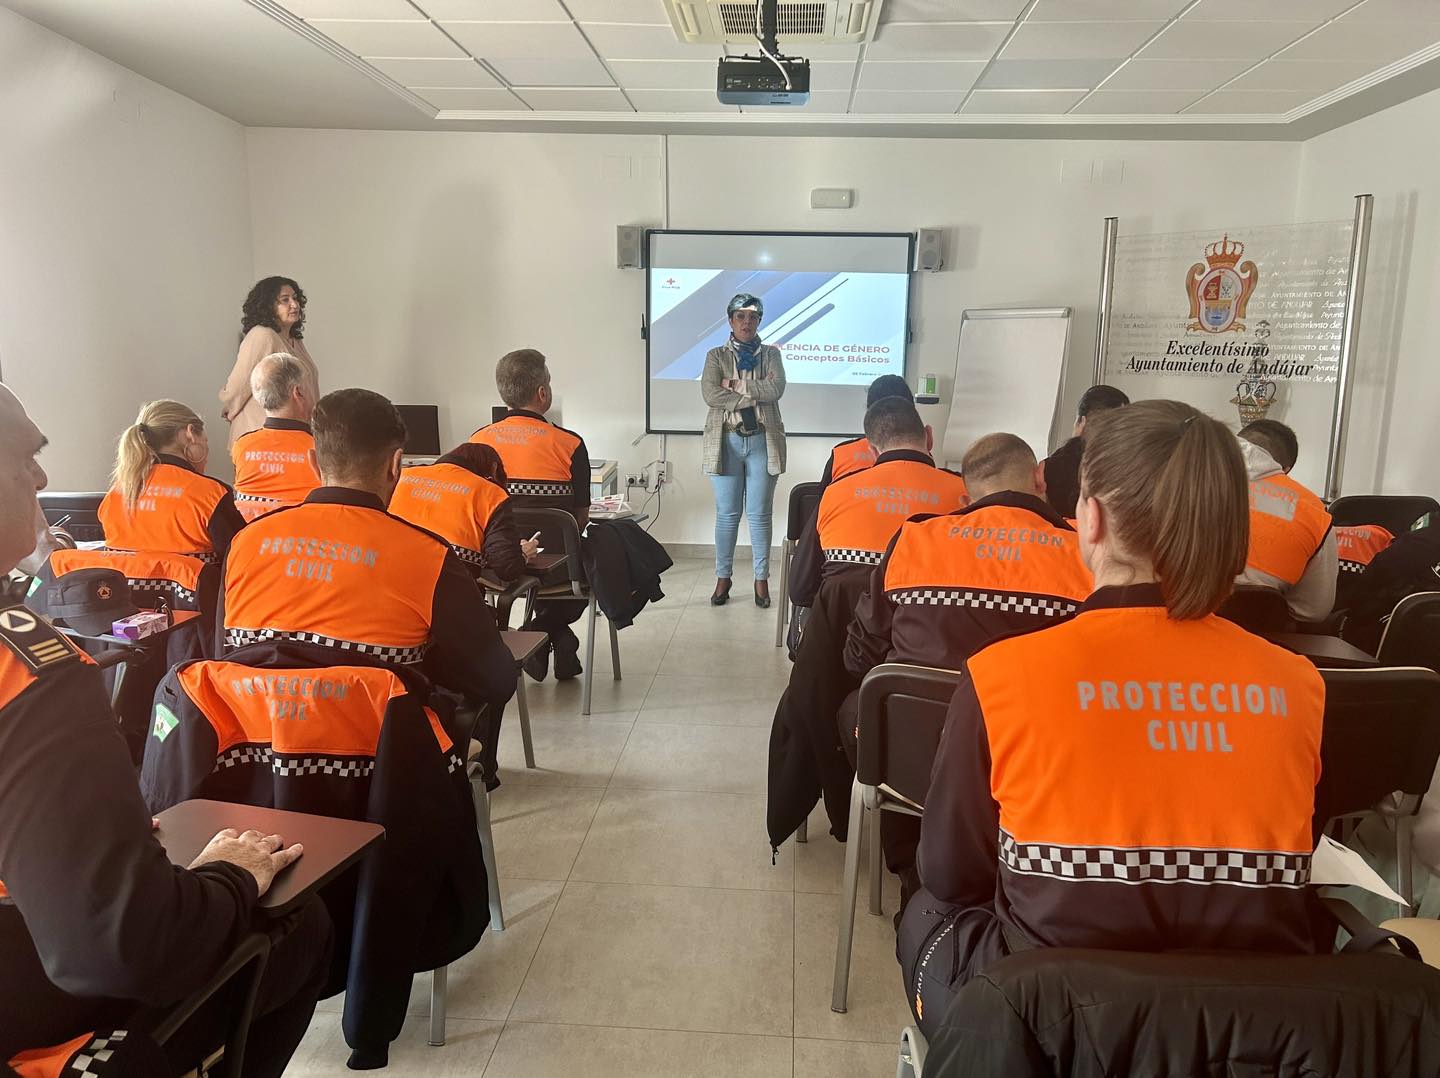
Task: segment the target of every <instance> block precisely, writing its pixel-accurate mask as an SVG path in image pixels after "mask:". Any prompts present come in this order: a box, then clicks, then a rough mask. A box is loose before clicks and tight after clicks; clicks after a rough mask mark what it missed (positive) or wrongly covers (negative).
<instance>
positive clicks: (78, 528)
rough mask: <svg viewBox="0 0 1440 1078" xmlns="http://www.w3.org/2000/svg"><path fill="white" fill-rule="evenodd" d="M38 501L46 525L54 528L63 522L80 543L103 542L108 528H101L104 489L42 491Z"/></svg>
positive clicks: (63, 525)
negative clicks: (101, 504)
mask: <svg viewBox="0 0 1440 1078" xmlns="http://www.w3.org/2000/svg"><path fill="white" fill-rule="evenodd" d="M39 498H40V509H41V511H42V512H43V513H44V514H45V523H46V524H49V525H50V526H51V527H52V528H53V527H55V526H56V525H57V524H60V522H61V521H64V524H61V525H60V526H61V527H63V528H64V529H65V530H66V531H67V532H69V533H70V534H71V536H73V537H74V539H75V541H76V542H77V543H98V542H103V541H104V539H105V529H104V528H102V527H101V526H100V503H101V502H102V501H104V500H105V492H104V491H103V490H91V491H64V490H42V491H41V492H40V494H39Z"/></svg>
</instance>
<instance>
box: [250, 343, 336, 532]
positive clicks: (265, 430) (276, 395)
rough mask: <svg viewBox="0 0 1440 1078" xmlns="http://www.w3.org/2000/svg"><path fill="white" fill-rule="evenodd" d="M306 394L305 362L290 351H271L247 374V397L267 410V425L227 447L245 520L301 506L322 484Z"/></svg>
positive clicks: (311, 402)
mask: <svg viewBox="0 0 1440 1078" xmlns="http://www.w3.org/2000/svg"><path fill="white" fill-rule="evenodd" d="M310 392H311V389H310V382H309V376H308V374H307V372H306V370H305V366H304V364H302V363H301V362H300V360H299V359H297V358H296V357H295V356H292V355H290V354H289V353H288V352H272V353H271V354H270V355H268V356H266V357H265V358H263V359H262V360H260V362H259V363H257V364H255V369H254V370H253V371H251V372H250V393H251V395H252V396H253V397H254V398H255V400H256V401H257V402H259V404H260V407H262V408H263V409H265V423H264V424H263V425H262V426H261V427H260V428H259V429H257V430H252V431H251V432H250V433H248V434H242V435H241V436H240V437H239V438H236V439H235V444H234V445H232V446H231V447H230V458H231V460H232V461H234V464H235V505H236V506H237V507H238V508H239V510H240V514H241V516H243V517H244V518H245V520H246V521H247V522H248V521H251V520H254V519H255V518H256V517H258V516H262V515H264V514H265V513H268V512H270V511H271V510H274V509H283V508H285V507H286V506H288V505H299V504H300V503H301V502H303V501H304V500H305V498H306V496H307V495H309V493H310V492H311V491H312V490H314V489H315V488H316V487H318V486H319V485H320V472H319V469H318V468H317V467H316V464H315V437H314V435H313V434H312V433H311V431H310V417H311V416H312V415H313V414H314V412H315V401H314V399H313V398H311V396H310Z"/></svg>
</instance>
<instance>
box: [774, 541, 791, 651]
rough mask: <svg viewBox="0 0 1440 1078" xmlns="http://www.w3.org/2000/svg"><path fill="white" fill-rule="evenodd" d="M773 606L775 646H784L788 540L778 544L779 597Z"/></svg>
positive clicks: (787, 599)
mask: <svg viewBox="0 0 1440 1078" xmlns="http://www.w3.org/2000/svg"><path fill="white" fill-rule="evenodd" d="M778 598H779V602H777V603H776V604H775V646H776V647H777V648H783V647H784V646H785V623H786V622H787V621H788V620H789V619H790V540H789V539H788V538H787V539H785V540H784V541H783V542H782V543H781V544H780V595H779V596H778Z"/></svg>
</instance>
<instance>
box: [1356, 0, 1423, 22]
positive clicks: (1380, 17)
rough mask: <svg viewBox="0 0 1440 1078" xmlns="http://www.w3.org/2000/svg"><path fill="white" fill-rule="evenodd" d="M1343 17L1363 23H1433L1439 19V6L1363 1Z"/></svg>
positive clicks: (1409, 0) (1413, 0) (1419, 1)
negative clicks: (1373, 21)
mask: <svg viewBox="0 0 1440 1078" xmlns="http://www.w3.org/2000/svg"><path fill="white" fill-rule="evenodd" d="M1345 17H1346V18H1347V19H1360V20H1363V21H1365V22H1370V21H1372V20H1376V21H1381V22H1385V21H1395V22H1434V21H1436V20H1437V19H1440V5H1437V4H1436V2H1435V0H1365V2H1364V3H1363V4H1361V5H1360V6H1359V7H1358V8H1356V9H1355V10H1354V11H1352V12H1350V13H1349V14H1347V15H1346V16H1345Z"/></svg>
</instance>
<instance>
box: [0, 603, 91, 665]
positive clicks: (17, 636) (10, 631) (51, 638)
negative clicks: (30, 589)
mask: <svg viewBox="0 0 1440 1078" xmlns="http://www.w3.org/2000/svg"><path fill="white" fill-rule="evenodd" d="M0 644H3V645H4V646H5V647H6V648H8V649H9V650H10V651H11V652H13V653H14V654H15V657H16V658H17V659H19V660H20V661H21V662H22V663H24V664H25V666H26V667H28V668H29V669H30V670H31V671H32V672H34V673H37V674H38V673H39V672H40V671H42V670H44V669H46V668H48V667H51V666H56V665H59V664H60V663H63V662H65V661H66V660H67V659H78V658H79V657H80V652H79V650H78V649H77V648H76V647H75V645H74V644H72V643H71V642H70V641H69V639H67V638H66V637H65V635H64V634H63V633H61V632H60V631H59V630H57V629H56V628H55V626H53V625H51V624H50V623H49V622H48V621H46V620H45V619H44V618H42V617H41V616H40V615H39V614H36V613H35V612H34V611H32V610H27V609H26V608H25V607H23V606H7V607H0Z"/></svg>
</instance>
